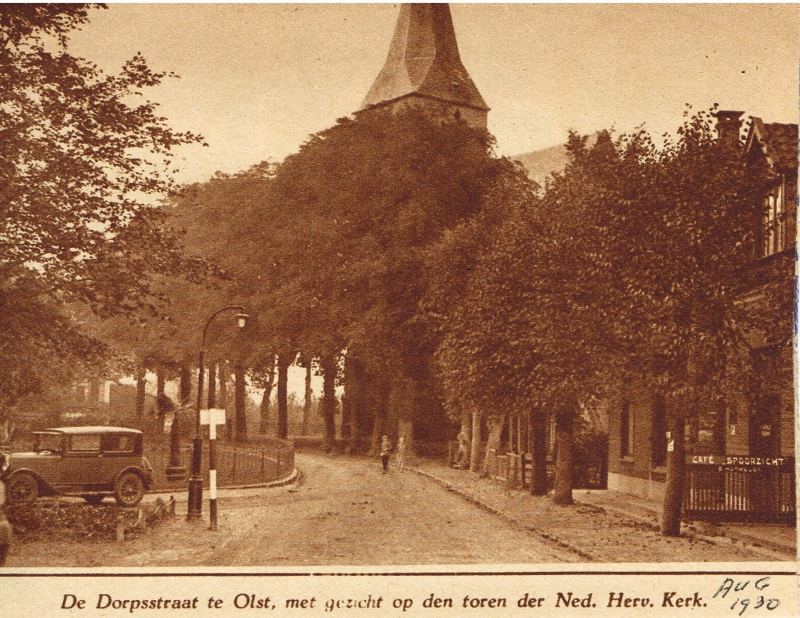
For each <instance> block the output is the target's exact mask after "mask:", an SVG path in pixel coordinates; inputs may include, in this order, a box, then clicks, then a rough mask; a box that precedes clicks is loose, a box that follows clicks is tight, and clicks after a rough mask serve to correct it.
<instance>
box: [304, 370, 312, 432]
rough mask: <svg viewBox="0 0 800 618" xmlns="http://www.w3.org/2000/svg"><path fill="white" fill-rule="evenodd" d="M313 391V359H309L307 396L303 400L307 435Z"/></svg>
mask: <svg viewBox="0 0 800 618" xmlns="http://www.w3.org/2000/svg"><path fill="white" fill-rule="evenodd" d="M311 398H312V391H311V361H308V366H307V367H306V396H305V399H304V400H303V428H302V434H303V435H304V436H305V435H307V434H308V423H309V421H310V420H311V403H312V399H311Z"/></svg>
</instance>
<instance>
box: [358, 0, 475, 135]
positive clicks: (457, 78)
mask: <svg viewBox="0 0 800 618" xmlns="http://www.w3.org/2000/svg"><path fill="white" fill-rule="evenodd" d="M412 99H413V101H411V100H412ZM401 100H403V101H405V102H407V103H412V102H413V103H414V104H415V105H418V104H421V103H424V104H425V105H426V107H430V108H432V109H435V110H436V112H437V113H438V114H447V115H453V116H455V117H456V118H460V117H462V116H463V117H464V119H465V120H466V121H467V122H469V123H470V124H474V125H479V126H483V127H485V126H486V115H487V113H488V111H489V107H488V106H487V105H486V102H485V101H484V100H483V97H481V95H480V93H479V92H478V89H477V88H476V87H475V84H474V83H473V82H472V79H471V78H470V76H469V73H467V70H466V69H465V68H464V65H463V64H462V63H461V57H460V55H459V53H458V43H457V42H456V33H455V30H454V29H453V20H452V18H451V17H450V6H449V5H447V4H403V5H401V7H400V16H399V17H398V19H397V26H396V27H395V31H394V37H393V38H392V43H391V45H390V47H389V55H388V57H387V58H386V63H385V65H384V67H383V69H382V70H381V72H380V74H379V75H378V78H377V79H376V80H375V83H374V84H373V85H372V88H370V90H369V93H368V94H367V97H366V99H364V103H363V104H362V106H361V109H362V110H364V109H367V108H370V107H372V106H375V105H388V104H397V103H398V102H399V101H401Z"/></svg>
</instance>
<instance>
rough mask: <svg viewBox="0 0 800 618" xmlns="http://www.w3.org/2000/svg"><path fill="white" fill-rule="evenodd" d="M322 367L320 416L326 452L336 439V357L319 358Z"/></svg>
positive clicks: (330, 448)
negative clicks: (322, 421) (323, 422)
mask: <svg viewBox="0 0 800 618" xmlns="http://www.w3.org/2000/svg"><path fill="white" fill-rule="evenodd" d="M320 368H321V369H322V416H323V418H324V419H325V437H324V438H323V445H324V447H325V451H326V452H330V451H331V450H332V449H333V444H334V442H335V441H336V359H335V358H334V357H333V356H324V357H322V358H321V359H320Z"/></svg>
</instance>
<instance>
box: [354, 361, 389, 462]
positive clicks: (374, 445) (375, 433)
mask: <svg viewBox="0 0 800 618" xmlns="http://www.w3.org/2000/svg"><path fill="white" fill-rule="evenodd" d="M372 388H373V389H374V390H375V393H376V395H375V398H374V402H375V403H374V410H373V412H374V419H375V420H374V422H373V424H372V437H371V439H370V444H369V452H370V455H372V456H373V457H377V456H378V455H379V454H380V452H381V436H382V435H383V430H384V425H385V424H386V417H387V416H388V405H389V388H390V387H389V381H388V380H387V379H386V377H385V376H379V377H378V378H377V379H374V380H372ZM360 400H361V401H364V400H365V398H364V397H361V398H360Z"/></svg>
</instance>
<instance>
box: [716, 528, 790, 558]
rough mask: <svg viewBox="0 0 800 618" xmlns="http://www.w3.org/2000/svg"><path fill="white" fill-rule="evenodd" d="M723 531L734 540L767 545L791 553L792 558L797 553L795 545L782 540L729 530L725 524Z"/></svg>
mask: <svg viewBox="0 0 800 618" xmlns="http://www.w3.org/2000/svg"><path fill="white" fill-rule="evenodd" d="M723 531H724V533H725V536H726V537H727V538H729V539H731V540H733V541H739V542H741V543H750V544H751V545H756V546H760V547H766V548H769V549H771V550H772V551H776V552H779V553H782V554H789V555H790V556H792V560H794V559H795V556H796V554H797V548H796V547H795V546H794V545H786V544H785V543H781V542H780V541H772V540H769V539H762V538H761V537H757V536H753V535H750V534H747V533H746V532H740V531H738V530H729V529H727V528H725V527H724V526H723Z"/></svg>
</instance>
